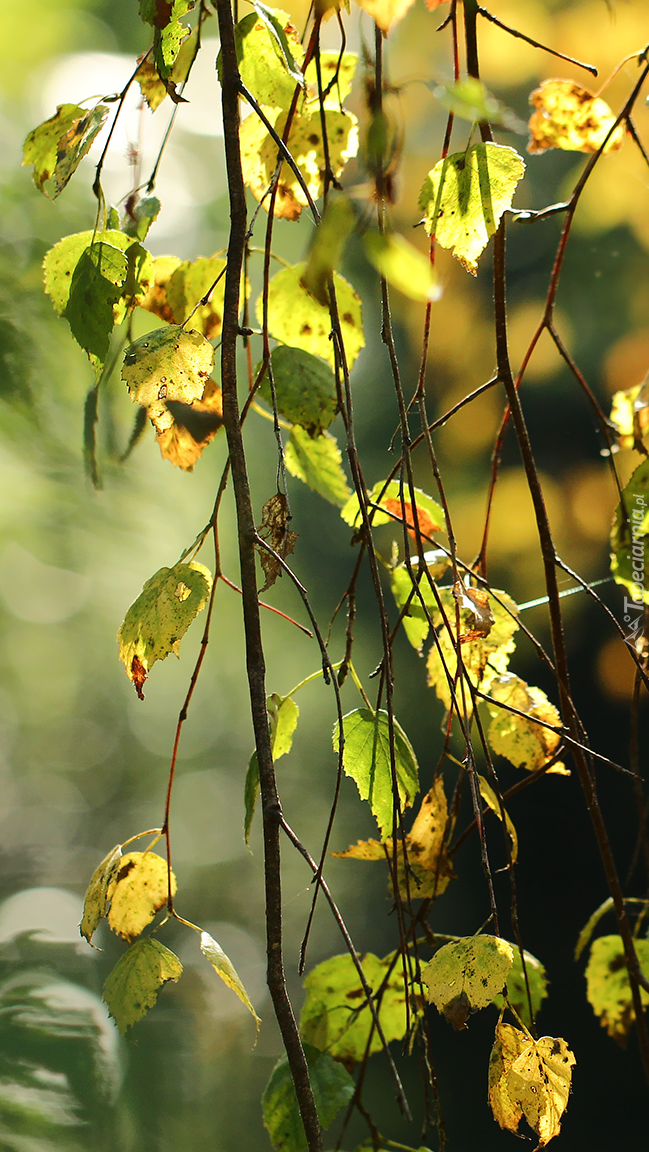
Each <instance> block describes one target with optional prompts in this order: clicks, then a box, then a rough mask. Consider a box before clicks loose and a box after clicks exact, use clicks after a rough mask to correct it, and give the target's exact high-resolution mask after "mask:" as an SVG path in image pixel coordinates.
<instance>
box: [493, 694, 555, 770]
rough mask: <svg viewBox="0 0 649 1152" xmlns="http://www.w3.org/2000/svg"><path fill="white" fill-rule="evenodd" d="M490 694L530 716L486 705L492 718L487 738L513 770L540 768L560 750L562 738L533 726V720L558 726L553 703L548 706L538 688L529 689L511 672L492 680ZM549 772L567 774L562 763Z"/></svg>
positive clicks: (545, 697) (549, 730) (537, 725)
mask: <svg viewBox="0 0 649 1152" xmlns="http://www.w3.org/2000/svg"><path fill="white" fill-rule="evenodd" d="M489 694H490V696H491V697H492V698H493V699H494V700H498V701H500V702H501V703H502V704H509V705H510V707H512V708H517V709H518V711H519V712H525V713H527V715H528V716H529V717H530V719H529V720H528V719H526V718H525V717H523V716H517V715H516V714H515V713H514V712H508V711H507V709H506V708H499V707H498V706H497V705H496V704H492V703H489V705H488V707H489V712H490V714H491V716H492V717H493V719H492V721H491V724H490V725H489V731H488V732H487V736H488V738H489V743H490V744H491V747H492V748H493V750H494V752H497V753H498V755H499V756H505V757H506V759H507V760H509V761H510V763H511V764H513V765H514V767H516V768H527V770H528V772H535V771H536V770H537V768H543V766H544V765H545V764H547V763H548V762H549V761H550V760H551V759H552V757H553V756H554V754H555V752H556V750H557V748H558V747H559V744H560V743H561V735H560V733H559V732H553V731H552V730H551V729H550V728H545V727H542V726H541V725H540V724H535V723H534V720H535V719H536V720H543V721H544V722H545V724H553V725H554V726H555V727H561V717H560V715H559V713H558V711H557V709H556V708H555V707H554V704H551V703H550V701H549V700H548V698H547V696H546V695H545V692H542V691H541V689H540V688H531V687H530V686H529V685H528V684H526V683H525V681H524V680H521V678H520V676H514V675H513V674H512V673H511V672H508V673H506V674H505V675H502V676H499V677H498V678H497V679H494V680H492V682H491V685H490V687H489ZM548 771H550V772H556V773H557V774H558V775H560V776H566V775H569V772H568V770H567V769H566V767H565V766H564V765H563V764H561V763H558V764H554V765H553V766H552V768H550V769H548Z"/></svg>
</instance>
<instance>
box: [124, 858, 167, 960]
mask: <svg viewBox="0 0 649 1152" xmlns="http://www.w3.org/2000/svg"><path fill="white" fill-rule="evenodd" d="M175 893H176V877H175V876H174V874H173V872H172V873H171V895H172V896H174V895H175ZM168 894H169V888H168V876H167V861H166V860H163V858H162V856H158V855H157V854H156V853H155V852H127V854H126V856H123V857H122V859H121V861H120V866H119V870H118V871H117V872H116V873H114V875H113V879H112V881H111V882H110V884H109V885H108V891H107V896H108V899H109V900H110V910H109V912H108V923H109V925H110V927H111V928H112V930H113V932H116V933H117V935H118V936H121V937H122V938H123V939H124V940H132V939H133V937H134V936H139V935H140V933H141V932H142V931H143V930H144V929H145V928H146V926H147V924H150V923H151V921H152V920H153V918H154V916H155V914H156V912H158V911H159V909H160V908H162V906H163V904H166V902H167V898H168Z"/></svg>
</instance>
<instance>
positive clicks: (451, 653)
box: [427, 588, 518, 708]
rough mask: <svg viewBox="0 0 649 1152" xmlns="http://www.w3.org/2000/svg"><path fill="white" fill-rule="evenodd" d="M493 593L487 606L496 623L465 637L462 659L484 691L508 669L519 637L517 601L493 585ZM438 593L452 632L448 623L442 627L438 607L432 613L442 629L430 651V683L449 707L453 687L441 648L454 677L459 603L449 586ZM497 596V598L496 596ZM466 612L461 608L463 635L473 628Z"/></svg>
mask: <svg viewBox="0 0 649 1152" xmlns="http://www.w3.org/2000/svg"><path fill="white" fill-rule="evenodd" d="M494 593H495V594H494V595H492V594H489V598H488V607H489V608H490V609H491V612H492V613H493V616H494V623H493V624H492V626H491V629H490V631H489V633H488V634H487V635H486V636H479V637H477V638H475V639H470V640H465V641H464V642H463V643H462V663H463V665H464V670H465V672H466V673H467V675H468V676H469V678H470V680H471V683H472V684H474V685H475V686H476V687H477V688H480V689H481V691H482V692H488V691H489V686H490V684H491V682H492V681H493V680H494V678H495V677H496V676H499V675H503V674H504V673H505V672H506V671H507V668H508V665H509V657H510V655H511V653H512V652H513V651H514V649H515V647H516V641H515V640H514V634H515V632H516V631H517V630H518V621H517V619H516V612H517V608H516V604H515V603H514V601H513V600H512V598H511V596H508V595H507V593H506V592H501V591H500V590H498V589H494ZM439 595H440V599H441V601H442V605H443V607H444V610H445V613H446V619H447V621H448V623H449V626H450V632H451V634H450V635H449V630H448V629H447V628H446V626H443V627H442V628H440V625H441V624H442V616H441V613H440V612H439V611H438V609H437V608H435V609H434V610H433V611H432V613H431V616H432V620H433V623H434V625H435V628H436V629H439V632H438V639H437V642H434V643H433V645H432V647H431V649H430V652H429V654H428V660H427V668H428V683H429V684H430V685H431V687H433V688H434V689H435V691H436V693H437V695H438V696H439V698H440V700H442V701H443V702H444V704H445V706H446V708H450V707H451V690H450V687H449V683H448V678H447V674H446V671H445V669H444V664H443V663H442V659H441V658H440V654H439V648H441V651H442V655H443V657H444V662H445V664H446V669H448V673H449V675H450V677H451V679H452V680H453V679H454V678H455V672H456V666H457V653H456V645H457V640H456V634H455V622H456V616H455V612H456V605H455V600H454V598H453V592H452V591H451V590H450V589H448V588H441V589H440V590H439ZM496 596H497V597H498V600H496ZM512 613H513V615H512ZM467 614H468V611H467V609H465V608H462V609H461V610H460V628H461V632H460V635H461V636H463V635H465V634H466V633H467V632H469V631H470V629H469V628H468V626H465V624H466V618H467ZM438 645H439V648H438Z"/></svg>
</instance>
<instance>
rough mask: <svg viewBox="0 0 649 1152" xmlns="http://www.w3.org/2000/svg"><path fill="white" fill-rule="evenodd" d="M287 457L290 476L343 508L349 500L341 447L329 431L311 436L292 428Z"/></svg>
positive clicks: (302, 430)
mask: <svg viewBox="0 0 649 1152" xmlns="http://www.w3.org/2000/svg"><path fill="white" fill-rule="evenodd" d="M284 460H285V463H286V467H287V468H288V470H289V472H290V473H291V476H296V477H297V479H298V480H301V481H302V483H303V484H307V485H308V486H309V488H312V489H313V491H314V492H319V493H320V495H321V496H324V498H325V500H328V501H329V503H330V504H335V505H337V506H338V507H340V505H341V504H344V503H345V502H346V501H347V500H348V499H349V496H350V490H349V485H348V483H347V478H346V476H345V473H344V472H343V467H342V457H341V454H340V448H339V447H338V444H337V442H336V440H335V439H334V437H333V436H332V435H331V434H330V433H329V432H324V433H323V434H322V436H316V437H315V439H312V438H311V437H310V436H309V434H308V432H305V431H304V429H303V428H299V427H293V428H292V429H291V435H290V436H289V439H288V443H287V445H286V451H285V457H284Z"/></svg>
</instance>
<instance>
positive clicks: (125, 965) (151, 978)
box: [104, 936, 183, 1034]
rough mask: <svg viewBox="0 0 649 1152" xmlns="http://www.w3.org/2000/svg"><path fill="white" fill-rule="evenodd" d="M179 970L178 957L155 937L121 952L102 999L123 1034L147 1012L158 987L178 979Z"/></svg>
mask: <svg viewBox="0 0 649 1152" xmlns="http://www.w3.org/2000/svg"><path fill="white" fill-rule="evenodd" d="M182 970H183V966H182V964H181V963H180V960H179V959H178V957H177V956H175V955H174V953H173V952H170V951H169V949H168V948H165V946H164V944H161V943H160V941H159V940H156V939H155V937H154V936H149V937H148V938H147V939H146V940H138V942H137V944H133V945H132V947H131V948H129V950H128V952H125V953H124V955H123V956H122V958H121V960H118V962H117V964H116V965H115V967H114V968H113V970H112V972H111V973H110V975H109V976H108V979H107V980H106V983H105V984H104V1001H105V1003H106V1005H107V1006H108V1011H109V1012H110V1014H111V1016H112V1017H113V1020H114V1021H115V1023H116V1024H117V1027H118V1028H119V1030H120V1032H121V1033H122V1034H123V1033H125V1032H127V1031H128V1029H129V1028H131V1027H132V1026H133V1024H136V1023H137V1021H138V1020H141V1019H142V1017H143V1016H145V1015H146V1013H147V1012H148V1011H149V1008H152V1007H153V1005H154V1004H155V1002H156V1000H157V999H158V993H159V991H160V989H161V988H162V987H163V986H164V985H165V984H167V983H168V982H169V981H170V980H174V981H175V980H178V978H179V976H180V975H181V973H182Z"/></svg>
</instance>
